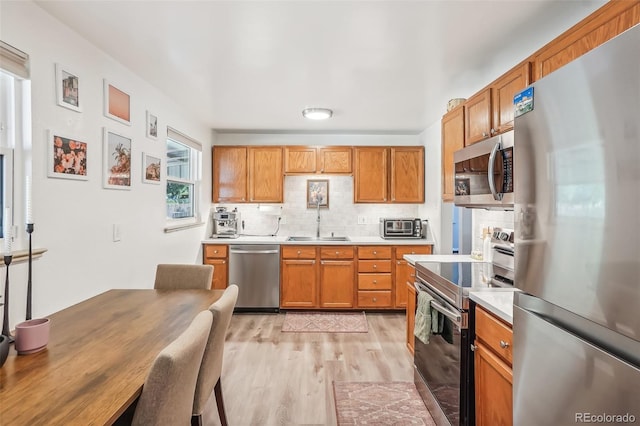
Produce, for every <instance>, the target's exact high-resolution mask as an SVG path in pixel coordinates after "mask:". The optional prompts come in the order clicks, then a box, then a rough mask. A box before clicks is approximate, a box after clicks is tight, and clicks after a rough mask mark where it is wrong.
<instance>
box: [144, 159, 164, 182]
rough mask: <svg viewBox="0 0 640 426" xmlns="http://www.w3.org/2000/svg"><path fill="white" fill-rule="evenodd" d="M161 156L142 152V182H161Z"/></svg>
mask: <svg viewBox="0 0 640 426" xmlns="http://www.w3.org/2000/svg"><path fill="white" fill-rule="evenodd" d="M161 170H162V169H161V168H160V158H159V157H154V156H153V155H149V154H145V153H144V152H143V153H142V182H144V183H155V184H160V171H161Z"/></svg>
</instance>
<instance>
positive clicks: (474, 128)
mask: <svg viewBox="0 0 640 426" xmlns="http://www.w3.org/2000/svg"><path fill="white" fill-rule="evenodd" d="M464 116H465V123H464V124H465V126H464V131H465V137H464V144H465V145H471V144H472V143H475V142H478V141H481V140H483V139H486V138H488V137H489V136H491V116H492V112H491V89H485V90H483V91H482V92H478V93H476V94H475V95H473V96H472V97H470V98H469V99H467V101H466V102H465V103H464Z"/></svg>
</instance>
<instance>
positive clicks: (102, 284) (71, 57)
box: [0, 2, 213, 327]
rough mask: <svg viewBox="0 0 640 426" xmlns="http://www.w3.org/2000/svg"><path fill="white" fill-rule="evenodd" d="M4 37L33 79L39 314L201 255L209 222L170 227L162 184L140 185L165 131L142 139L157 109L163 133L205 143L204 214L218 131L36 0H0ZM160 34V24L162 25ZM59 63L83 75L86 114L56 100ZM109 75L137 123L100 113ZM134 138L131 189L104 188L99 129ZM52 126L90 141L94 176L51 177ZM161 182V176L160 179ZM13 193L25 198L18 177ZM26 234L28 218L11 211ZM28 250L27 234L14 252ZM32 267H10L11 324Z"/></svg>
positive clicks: (19, 315) (139, 281)
mask: <svg viewBox="0 0 640 426" xmlns="http://www.w3.org/2000/svg"><path fill="white" fill-rule="evenodd" d="M0 12H1V13H0V16H1V18H0V19H1V21H0V38H1V39H2V40H3V41H5V42H7V43H9V44H11V45H13V46H15V47H16V48H18V49H20V50H23V51H24V52H26V53H27V54H29V56H30V61H31V85H32V119H33V125H32V138H33V140H32V141H29V140H26V141H24V145H25V146H26V147H27V148H28V147H29V146H30V145H31V142H33V151H32V152H28V151H27V152H25V157H29V156H30V155H32V157H33V164H32V168H33V172H32V173H33V209H34V222H35V232H34V233H33V245H34V247H44V248H46V249H48V252H47V253H46V254H45V255H44V257H43V258H42V259H40V260H37V261H36V262H34V271H33V272H34V279H33V288H34V290H33V315H34V317H38V316H44V315H48V314H49V313H51V312H54V311H57V310H60V309H62V308H64V307H67V306H69V305H72V304H74V303H77V302H79V301H81V300H83V299H86V298H88V297H91V296H93V295H96V294H98V293H101V292H103V291H105V290H107V289H110V288H129V287H132V288H150V287H152V286H153V278H154V274H155V265H156V264H157V263H161V262H176V263H177V262H185V263H194V262H196V263H197V262H200V244H199V242H200V240H201V239H202V238H203V237H204V236H205V227H204V226H200V227H196V228H192V229H189V230H184V231H178V232H173V233H168V234H166V233H164V231H163V228H164V226H165V210H164V189H165V186H164V182H163V184H162V185H149V184H143V183H142V180H141V163H142V159H141V156H142V152H147V153H151V154H154V155H157V156H160V157H163V156H164V152H165V146H164V141H163V140H162V138H159V139H158V140H151V139H148V138H146V137H145V112H146V110H150V111H152V112H153V113H154V114H156V115H157V116H158V119H159V128H160V132H159V133H160V135H162V133H163V131H164V130H165V129H166V126H167V125H170V126H171V127H173V128H175V129H177V130H180V131H181V132H183V133H185V134H187V135H189V136H190V137H192V138H194V139H196V140H198V141H199V142H201V143H202V144H203V170H204V173H203V176H204V181H203V185H202V195H203V203H202V213H203V215H204V217H206V215H207V213H208V210H209V205H210V202H211V197H210V193H211V183H210V179H208V176H209V172H208V171H209V170H211V154H210V146H211V143H212V142H211V141H212V137H213V135H212V132H211V131H210V129H209V128H207V127H206V126H205V125H204V124H203V123H199V122H196V121H194V120H193V119H192V118H190V117H189V116H188V115H187V114H186V113H185V111H187V109H186V108H184V107H182V106H180V105H176V104H175V103H174V102H173V101H172V100H170V99H168V98H166V97H165V96H164V95H163V94H162V93H161V92H160V91H159V90H158V89H156V88H154V87H152V86H150V85H149V84H148V83H146V82H145V81H144V80H142V79H140V78H139V77H138V76H136V75H134V74H133V73H132V72H130V71H129V70H127V69H126V68H125V67H123V66H122V65H120V64H119V63H117V62H115V61H114V60H113V59H112V58H111V57H109V56H107V55H106V54H104V53H103V52H102V51H100V50H99V49H98V48H97V47H96V46H94V45H92V44H90V43H89V42H87V41H86V40H84V39H82V38H80V37H79V36H78V35H77V34H76V33H74V32H72V31H71V30H69V29H68V28H66V27H64V26H63V25H61V24H60V23H59V22H58V21H56V20H54V19H53V18H52V17H50V16H49V15H48V14H46V13H45V12H43V11H42V9H40V8H38V7H36V6H35V5H33V4H32V3H30V2H2V3H0ZM158 30H159V31H161V30H162V29H158ZM56 62H59V63H61V64H63V65H65V66H67V67H69V69H71V70H73V71H74V72H75V73H77V74H78V75H79V76H80V79H81V82H80V84H81V86H80V90H81V92H80V97H81V102H82V103H83V111H82V113H77V112H75V111H71V110H69V109H66V108H62V107H60V106H57V104H56V95H55V86H54V81H55V77H54V76H55V72H54V69H55V67H54V64H55V63H56ZM103 78H106V79H108V80H109V81H110V82H111V83H113V84H115V85H116V86H118V87H119V88H121V89H123V90H125V91H126V92H127V93H129V94H130V95H131V116H132V124H131V126H127V125H123V124H120V123H118V122H116V121H113V120H111V119H109V118H106V117H104V115H103ZM105 126H106V127H107V128H108V129H110V130H113V131H116V132H120V133H122V134H123V135H126V136H128V137H131V138H132V188H131V190H129V191H119V190H107V189H103V188H102V139H103V138H102V128H103V127H105ZM47 130H54V131H56V132H58V133H61V134H62V135H65V136H68V137H71V138H76V139H79V140H81V141H84V142H87V144H88V149H89V152H88V176H89V180H88V181H73V180H66V179H53V178H48V177H47V173H46V167H47V165H46V160H47V158H48V157H47V149H46V143H45V135H46V131H47ZM163 179H164V177H163ZM23 180H24V176H16V181H17V182H18V183H20V185H19V186H18V187H17V193H16V194H15V196H16V200H15V204H16V205H23V203H24V201H23V198H24V195H23V191H22V189H21V188H22V182H23ZM15 223H16V224H17V225H19V229H18V234H19V235H24V224H23V223H24V219H22V218H20V217H16V218H15ZM113 224H119V225H120V226H121V232H122V240H121V241H120V242H113V241H112V225H113ZM21 248H26V246H25V240H24V238H22V237H21V238H20V239H18V241H17V242H16V244H15V245H14V249H21ZM26 278H27V274H26V267H25V266H24V265H16V266H15V267H14V266H12V267H11V281H10V282H11V287H10V296H11V297H10V311H9V312H10V326H11V327H13V326H14V325H15V324H16V323H17V322H20V321H22V320H24V317H25V298H26Z"/></svg>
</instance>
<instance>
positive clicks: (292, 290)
mask: <svg viewBox="0 0 640 426" xmlns="http://www.w3.org/2000/svg"><path fill="white" fill-rule="evenodd" d="M281 265H282V270H281V275H282V279H281V285H280V307H281V308H315V307H317V306H318V286H317V279H316V261H315V260H294V259H283V260H282V264H281Z"/></svg>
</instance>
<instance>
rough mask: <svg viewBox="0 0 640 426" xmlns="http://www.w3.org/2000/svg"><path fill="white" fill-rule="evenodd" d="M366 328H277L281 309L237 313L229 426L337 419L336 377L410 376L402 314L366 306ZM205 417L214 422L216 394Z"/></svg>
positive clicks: (226, 387)
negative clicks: (292, 330)
mask: <svg viewBox="0 0 640 426" xmlns="http://www.w3.org/2000/svg"><path fill="white" fill-rule="evenodd" d="M367 320H368V323H369V332H368V333H282V332H281V329H282V322H283V321H284V314H283V313H280V314H235V315H234V316H233V318H232V320H231V325H230V327H229V333H228V334H227V340H226V343H225V352H224V368H223V373H222V389H223V394H224V398H225V407H226V410H227V420H228V421H229V424H230V426H249V425H260V426H272V425H274V426H275V425H334V424H336V416H335V408H334V400H333V387H332V382H333V381H353V382H367V381H373V382H381V381H410V382H412V381H413V358H412V357H411V354H410V353H409V351H408V349H407V347H406V345H405V341H404V339H405V327H406V321H405V316H404V314H396V313H368V314H367ZM203 420H204V424H205V425H219V424H220V421H219V419H218V414H217V411H216V408H215V399H214V398H213V397H212V398H211V399H210V400H209V405H208V408H207V411H206V412H205V416H204V419H203Z"/></svg>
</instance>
